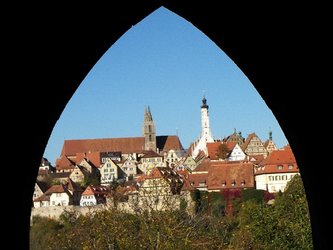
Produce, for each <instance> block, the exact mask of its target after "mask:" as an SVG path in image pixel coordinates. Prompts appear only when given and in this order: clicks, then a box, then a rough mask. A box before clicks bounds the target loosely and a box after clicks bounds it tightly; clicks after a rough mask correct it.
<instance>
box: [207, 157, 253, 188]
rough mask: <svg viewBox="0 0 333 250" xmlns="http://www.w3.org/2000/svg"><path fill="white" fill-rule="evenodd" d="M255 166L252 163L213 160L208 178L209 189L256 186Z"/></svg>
mask: <svg viewBox="0 0 333 250" xmlns="http://www.w3.org/2000/svg"><path fill="white" fill-rule="evenodd" d="M253 168H254V165H253V164H252V163H229V164H226V163H223V162H211V166H210V168H209V172H208V179H207V186H208V189H209V190H215V189H224V188H254V186H255V185H254V175H253V171H254V170H253ZM233 183H234V185H233ZM223 184H224V185H223Z"/></svg>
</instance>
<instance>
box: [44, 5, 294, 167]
mask: <svg viewBox="0 0 333 250" xmlns="http://www.w3.org/2000/svg"><path fill="white" fill-rule="evenodd" d="M204 95H205V96H206V98H207V102H208V105H209V106H210V109H209V115H210V121H211V130H212V134H213V137H214V139H221V138H224V137H226V136H228V135H230V134H232V133H233V132H234V129H236V130H237V132H238V131H241V132H242V135H243V136H244V137H247V135H249V134H251V133H253V132H254V133H256V134H257V135H258V136H259V137H260V138H261V139H262V140H263V141H265V140H266V139H268V137H269V132H270V131H272V133H273V140H274V142H275V143H276V145H277V147H278V148H281V147H283V146H285V145H286V144H287V143H288V142H287V139H286V138H285V136H284V134H283V132H282V130H281V128H280V127H279V124H278V122H277V121H276V119H275V117H274V115H273V114H272V112H271V111H270V109H269V108H268V107H267V106H266V104H265V102H264V101H263V100H262V98H261V97H260V95H259V94H258V92H257V91H256V90H255V88H254V87H253V85H252V84H251V82H250V81H249V79H248V78H247V77H246V76H245V75H244V74H243V73H242V72H241V70H240V69H239V68H238V67H237V65H235V64H234V63H233V62H232V61H231V60H230V58H229V57H228V56H227V55H225V54H224V53H223V51H221V50H220V49H219V48H218V47H217V46H216V45H215V44H214V43H212V41H211V40H210V39H209V38H208V37H206V36H205V35H204V34H203V33H201V31H199V30H198V29H196V28H195V27H194V26H193V25H192V24H190V23H189V22H187V21H186V20H184V19H182V18H181V17H179V16H177V15H175V14H174V13H172V12H170V11H168V10H167V9H165V8H160V9H158V10H156V11H155V12H153V13H152V14H151V15H149V16H147V17H146V18H145V19H143V20H142V21H141V22H140V23H138V24H137V25H135V26H133V27H132V28H131V29H130V30H128V31H127V32H126V33H125V34H124V35H123V36H122V37H121V38H120V39H119V40H118V41H117V42H116V43H115V44H114V45H113V46H112V47H111V48H110V49H109V50H108V51H107V52H106V53H105V55H104V56H103V57H102V58H101V59H100V60H99V61H98V62H97V63H96V65H95V66H94V67H93V69H92V70H91V71H90V73H89V74H88V75H87V76H86V78H85V79H84V81H83V82H82V84H81V86H80V87H79V88H78V89H77V91H76V93H75V94H74V95H73V97H72V99H71V100H70V101H69V103H68V104H67V106H66V108H65V110H64V111H63V113H62V115H61V117H60V118H59V120H58V122H57V124H56V125H55V127H54V129H53V132H52V134H51V136H50V138H49V142H48V144H47V146H46V149H45V152H44V157H46V158H47V159H48V160H49V161H50V162H51V163H52V164H54V163H55V160H56V158H57V157H59V155H60V152H61V149H62V146H63V143H64V140H70V139H94V138H123V137H141V136H142V132H141V131H142V124H143V114H144V107H145V106H149V107H150V109H151V112H152V116H153V119H154V122H155V125H156V134H157V135H178V136H179V138H180V141H181V143H182V145H183V147H184V148H188V147H189V146H190V144H191V143H192V142H193V141H195V140H197V139H198V138H199V136H200V132H201V128H200V105H201V100H202V97H203V96H204Z"/></svg>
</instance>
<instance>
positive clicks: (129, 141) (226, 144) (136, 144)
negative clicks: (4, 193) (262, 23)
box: [33, 98, 299, 207]
mask: <svg viewBox="0 0 333 250" xmlns="http://www.w3.org/2000/svg"><path fill="white" fill-rule="evenodd" d="M201 120H202V122H201V124H202V132H201V137H200V138H199V139H198V140H197V141H195V142H194V143H193V144H192V145H191V146H190V147H189V149H188V150H184V148H183V146H182V144H181V142H180V139H179V137H178V136H177V135H166V136H157V135H156V128H155V125H154V121H153V118H152V115H151V111H150V108H149V107H148V108H145V114H144V123H143V136H142V137H127V138H104V139H81V140H65V141H64V144H63V148H62V150H61V154H60V156H59V158H58V159H57V160H56V164H55V167H52V166H51V164H49V163H48V161H47V160H46V159H43V160H42V163H41V166H40V170H39V174H38V177H37V182H36V190H37V191H38V192H37V191H36V192H35V193H34V197H33V201H34V206H36V207H38V206H63V205H81V206H90V205H95V204H100V203H107V201H108V200H113V202H114V201H115V197H116V196H115V194H116V193H122V194H123V198H122V200H130V201H133V202H134V201H135V202H136V204H141V205H142V204H143V203H144V201H147V200H150V198H152V197H154V198H152V199H154V200H155V201H154V202H155V204H156V205H157V206H159V204H160V201H161V200H165V198H166V197H168V198H170V196H172V197H173V196H177V195H181V194H182V193H185V192H190V191H193V190H196V189H197V190H202V191H208V192H219V191H221V190H224V189H245V188H247V189H250V188H251V189H254V188H256V189H263V190H266V191H268V192H278V191H282V192H283V191H284V189H285V187H286V185H287V183H288V181H289V180H290V179H291V178H292V176H294V175H295V174H298V173H299V169H298V166H297V163H296V160H295V157H294V155H293V153H292V150H291V148H290V146H289V145H287V146H285V147H284V148H281V149H277V147H276V145H275V144H274V142H273V138H272V133H271V132H270V134H269V138H268V140H266V141H265V142H263V141H262V140H261V139H260V138H259V137H258V136H257V135H256V134H255V133H251V134H249V135H248V136H247V138H244V137H243V136H242V133H241V132H237V131H236V130H235V131H234V133H232V134H231V135H229V136H227V137H225V138H223V139H219V140H216V139H213V137H212V133H211V131H210V127H209V116H208V105H207V100H206V99H205V98H203V100H202V105H201ZM40 183H49V185H51V186H48V187H47V190H43V186H45V185H44V184H41V185H39V184H40ZM115 184H117V185H120V187H119V188H118V190H116V191H118V192H115V189H114V186H115ZM37 186H38V187H37ZM175 187H177V188H175ZM148 190H155V192H148ZM163 190H164V191H165V192H164V191H163ZM175 190H176V191H175ZM120 191H121V192H120ZM157 194H159V196H160V197H158V195H157ZM165 194H168V195H165ZM117 195H118V194H117ZM155 196H157V197H155ZM144 197H145V198H144ZM147 197H150V198H149V199H148V198H147ZM162 197H164V198H163V199H162ZM150 201H151V200H150Z"/></svg>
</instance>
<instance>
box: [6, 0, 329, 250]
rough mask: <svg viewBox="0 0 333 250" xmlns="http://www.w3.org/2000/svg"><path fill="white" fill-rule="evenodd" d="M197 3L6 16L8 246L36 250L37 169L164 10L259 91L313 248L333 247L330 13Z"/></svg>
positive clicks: (61, 8) (24, 10)
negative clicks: (95, 78)
mask: <svg viewBox="0 0 333 250" xmlns="http://www.w3.org/2000/svg"><path fill="white" fill-rule="evenodd" d="M132 2H133V3H132ZM193 2H194V1H122V4H121V5H120V4H117V6H109V5H106V4H105V5H101V4H100V5H98V4H92V3H90V4H89V5H84V4H79V5H77V6H75V7H73V6H67V5H65V4H63V5H60V4H59V5H56V4H54V5H49V6H48V7H46V6H40V5H33V4H31V3H29V4H27V5H26V6H23V5H18V6H7V8H5V11H6V12H7V14H8V17H7V18H5V20H4V22H3V24H4V29H3V32H2V40H3V41H2V44H3V46H2V49H3V50H4V55H3V56H4V57H3V59H5V60H4V63H5V68H4V69H3V73H5V74H4V75H2V86H3V90H2V100H1V101H2V107H3V115H2V119H1V120H2V125H3V133H4V138H5V141H4V143H3V147H2V149H3V151H2V152H3V154H2V180H5V183H4V184H3V185H2V188H3V206H4V208H5V211H3V218H6V219H7V218H8V219H9V222H7V223H6V224H5V229H4V231H5V232H6V233H5V234H2V238H3V240H4V241H3V244H5V243H6V244H9V245H10V246H12V248H13V249H25V248H28V245H29V216H30V207H31V203H30V202H31V197H32V193H33V187H34V181H35V178H36V175H37V167H38V164H39V162H40V159H41V157H42V155H43V151H44V148H45V145H46V143H47V140H48V138H49V136H50V134H51V132H52V129H53V126H54V125H55V123H56V122H57V120H58V119H59V117H60V115H61V112H62V110H63V109H64V107H65V105H66V103H67V101H68V100H69V99H70V98H71V96H72V95H73V93H74V91H75V90H76V88H77V87H78V86H79V84H80V82H81V81H82V80H83V79H84V77H85V76H86V74H87V73H88V72H89V70H90V69H91V68H92V67H93V66H94V64H95V63H96V62H97V61H98V59H99V58H100V57H101V56H102V55H103V54H104V52H105V51H106V50H107V49H109V47H110V46H111V45H112V44H113V43H114V42H115V41H116V40H117V39H119V38H120V36H121V35H122V34H123V33H125V32H126V31H127V30H128V29H129V28H131V27H132V25H135V24H136V23H138V22H139V21H140V20H142V18H144V17H145V16H147V15H148V14H150V13H151V12H153V11H154V10H155V9H156V8H158V7H160V6H161V4H163V5H164V6H165V7H166V8H168V9H170V10H171V11H173V12H175V13H176V14H178V15H180V16H182V17H184V18H185V19H187V20H188V21H190V22H191V23H192V24H193V25H195V26H196V27H197V28H199V29H200V30H201V31H203V32H204V33H205V34H206V35H207V36H209V37H210V38H211V39H212V40H213V41H214V42H215V43H216V44H217V45H218V46H219V47H220V48H221V49H222V50H223V51H224V52H226V53H227V54H228V56H229V57H230V58H231V59H232V60H234V62H235V63H236V64H237V65H238V66H239V68H240V69H241V70H242V71H243V72H244V73H245V74H246V75H247V77H248V78H249V79H250V81H251V82H252V83H253V84H254V85H255V87H256V89H257V90H258V92H259V93H260V94H261V96H262V97H263V98H264V100H265V102H266V104H267V105H268V107H269V108H270V109H271V110H272V111H273V113H274V115H275V116H276V118H277V120H278V122H279V124H280V126H281V127H282V129H283V131H284V133H285V135H286V137H287V138H288V140H289V142H290V144H291V147H292V149H293V151H294V154H295V156H296V159H297V162H298V164H299V166H300V168H301V174H302V178H303V182H304V184H305V188H306V192H307V196H308V201H309V206H310V212H311V220H312V228H313V237H314V245H315V248H316V249H328V248H329V246H331V245H332V243H331V242H332V240H329V237H330V236H332V234H331V232H332V230H331V229H330V230H327V229H326V228H327V227H328V228H330V227H331V225H330V224H328V223H329V221H333V220H332V211H333V210H332V205H330V202H329V200H330V194H331V192H330V190H331V189H330V187H331V185H329V184H330V183H331V179H332V178H331V176H330V174H329V173H330V172H331V170H330V168H331V166H330V165H331V164H330V155H331V153H330V152H331V147H330V145H331V140H330V138H331V136H330V132H331V127H330V124H329V122H328V121H327V120H328V116H329V114H330V113H331V112H330V111H329V109H328V107H327V104H328V100H329V98H328V97H327V96H328V94H329V92H328V90H327V88H328V86H329V83H331V82H332V80H329V77H328V73H329V70H328V66H327V65H328V63H327V62H326V61H323V60H324V59H326V57H327V56H328V49H329V46H328V44H329V43H328V39H327V36H328V32H329V30H330V29H329V26H328V25H329V24H328V23H329V22H328V20H325V17H326V16H325V13H324V11H325V9H326V8H325V7H324V6H316V4H314V3H312V5H305V4H303V5H298V6H295V7H294V6H291V5H290V4H283V3H280V5H278V4H276V5H273V6H255V5H248V6H243V5H241V3H238V2H237V3H235V4H233V6H230V5H229V4H225V3H221V2H219V1H213V0H205V1H197V2H198V3H193ZM318 5H319V4H318ZM327 9H328V8H327ZM326 60H327V59H326ZM326 224H327V225H326ZM329 241H330V242H329ZM16 245H17V247H16ZM22 245H23V247H22Z"/></svg>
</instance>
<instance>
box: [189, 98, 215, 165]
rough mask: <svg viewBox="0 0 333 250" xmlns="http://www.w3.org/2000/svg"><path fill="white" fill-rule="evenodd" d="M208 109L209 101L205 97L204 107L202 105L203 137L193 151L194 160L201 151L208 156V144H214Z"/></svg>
mask: <svg viewBox="0 0 333 250" xmlns="http://www.w3.org/2000/svg"><path fill="white" fill-rule="evenodd" d="M208 108H209V106H208V105H207V100H206V98H205V97H204V98H203V99H202V105H201V136H200V138H199V140H198V141H196V142H195V143H194V148H193V150H192V156H193V158H195V157H196V156H197V155H198V154H199V152H200V151H203V152H204V153H205V154H206V155H208V150H207V145H206V144H207V143H208V142H214V139H213V136H212V132H211V130H210V125H209V115H208Z"/></svg>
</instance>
